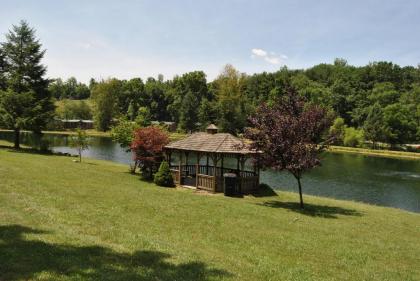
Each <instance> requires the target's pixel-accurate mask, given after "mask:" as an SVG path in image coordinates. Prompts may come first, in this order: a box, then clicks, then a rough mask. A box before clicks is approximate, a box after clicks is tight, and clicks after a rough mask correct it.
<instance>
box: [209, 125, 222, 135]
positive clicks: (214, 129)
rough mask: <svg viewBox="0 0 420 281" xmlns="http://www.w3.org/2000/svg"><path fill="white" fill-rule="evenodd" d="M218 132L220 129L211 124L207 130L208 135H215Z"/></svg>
mask: <svg viewBox="0 0 420 281" xmlns="http://www.w3.org/2000/svg"><path fill="white" fill-rule="evenodd" d="M218 131H219V128H217V127H216V125H214V124H210V125H208V126H207V128H206V132H207V133H208V134H212V135H214V134H217V132H218Z"/></svg>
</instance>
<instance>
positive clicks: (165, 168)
mask: <svg viewBox="0 0 420 281" xmlns="http://www.w3.org/2000/svg"><path fill="white" fill-rule="evenodd" d="M154 182H155V184H157V185H159V186H166V187H173V186H174V179H173V177H172V174H171V170H170V168H169V164H168V162H166V161H163V162H162V163H161V164H160V167H159V170H158V172H157V173H156V174H155V177H154Z"/></svg>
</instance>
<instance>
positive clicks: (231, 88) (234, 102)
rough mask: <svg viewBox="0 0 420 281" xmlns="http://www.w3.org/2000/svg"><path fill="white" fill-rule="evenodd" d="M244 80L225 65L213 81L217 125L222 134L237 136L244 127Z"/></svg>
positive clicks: (229, 66)
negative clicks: (215, 92)
mask: <svg viewBox="0 0 420 281" xmlns="http://www.w3.org/2000/svg"><path fill="white" fill-rule="evenodd" d="M245 79H246V76H245V75H244V74H240V73H239V72H238V71H237V70H236V69H235V68H234V67H233V66H232V65H226V66H225V68H224V70H223V71H222V73H221V74H220V75H219V76H218V78H217V79H216V80H215V81H213V84H214V87H215V88H216V91H217V97H216V98H217V103H218V104H217V109H218V120H217V124H218V126H219V128H220V129H221V131H223V132H228V133H233V134H237V133H239V132H240V131H242V130H243V129H244V127H245V125H246V116H247V115H248V110H247V105H248V102H247V100H246V95H245V94H244V89H243V87H244V85H245V84H244V81H245Z"/></svg>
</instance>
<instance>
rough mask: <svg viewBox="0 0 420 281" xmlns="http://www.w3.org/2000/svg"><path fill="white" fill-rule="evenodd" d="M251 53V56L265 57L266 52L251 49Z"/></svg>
mask: <svg viewBox="0 0 420 281" xmlns="http://www.w3.org/2000/svg"><path fill="white" fill-rule="evenodd" d="M251 52H252V54H253V55H255V56H257V57H265V56H267V52H266V51H264V50H263V49H252V50H251Z"/></svg>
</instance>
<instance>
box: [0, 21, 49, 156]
mask: <svg viewBox="0 0 420 281" xmlns="http://www.w3.org/2000/svg"><path fill="white" fill-rule="evenodd" d="M1 50H2V51H1V53H2V55H1V56H2V57H3V59H2V61H3V63H2V64H3V67H2V68H3V73H4V74H5V75H4V77H6V80H5V84H6V85H5V88H6V90H4V91H1V92H0V123H2V125H3V126H5V127H7V128H9V129H13V130H14V132H15V141H14V143H15V148H19V147H20V130H21V129H28V130H32V131H34V132H36V133H40V132H41V130H42V129H43V128H44V127H45V126H46V125H47V123H48V121H49V120H51V118H52V116H53V114H54V103H53V101H52V99H51V95H50V92H49V91H48V83H49V81H48V80H47V79H44V78H43V76H44V75H45V73H46V67H45V66H44V65H43V64H41V60H42V58H43V57H44V54H45V50H41V43H40V42H39V40H37V39H36V37H35V30H34V29H33V28H31V27H29V25H28V23H27V22H26V21H21V22H20V24H19V25H14V26H13V28H12V30H11V31H9V33H8V34H6V42H4V43H2V44H1ZM0 90H1V89H0Z"/></svg>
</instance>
